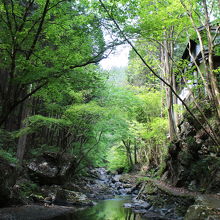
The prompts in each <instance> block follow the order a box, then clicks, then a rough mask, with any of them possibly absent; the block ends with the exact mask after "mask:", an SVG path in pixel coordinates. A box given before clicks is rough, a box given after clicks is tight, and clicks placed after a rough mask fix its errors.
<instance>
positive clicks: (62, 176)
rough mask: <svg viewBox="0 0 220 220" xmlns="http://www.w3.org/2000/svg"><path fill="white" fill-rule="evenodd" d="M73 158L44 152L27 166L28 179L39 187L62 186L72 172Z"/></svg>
mask: <svg viewBox="0 0 220 220" xmlns="http://www.w3.org/2000/svg"><path fill="white" fill-rule="evenodd" d="M74 164H75V158H74V157H72V156H70V155H67V154H63V155H58V154H57V153H51V152H50V153H49V152H45V153H44V154H42V155H40V156H39V157H37V158H35V159H33V160H32V161H31V162H30V163H29V164H28V165H27V167H28V169H29V173H30V177H31V179H32V180H33V181H35V182H38V183H39V184H40V185H52V184H62V183H64V182H66V180H67V179H68V177H69V176H70V175H71V173H72V172H73V171H74Z"/></svg>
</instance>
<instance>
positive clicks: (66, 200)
mask: <svg viewBox="0 0 220 220" xmlns="http://www.w3.org/2000/svg"><path fill="white" fill-rule="evenodd" d="M54 203H55V204H57V205H77V206H93V205H94V203H93V202H92V201H91V200H89V199H88V197H87V196H86V195H85V194H83V193H80V192H74V191H70V190H64V189H61V190H58V191H57V192H56V196H55V200H54Z"/></svg>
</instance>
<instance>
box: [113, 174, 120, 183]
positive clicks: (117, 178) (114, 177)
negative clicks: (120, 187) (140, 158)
mask: <svg viewBox="0 0 220 220" xmlns="http://www.w3.org/2000/svg"><path fill="white" fill-rule="evenodd" d="M120 178H121V175H115V176H113V177H112V182H113V183H115V182H119V180H120Z"/></svg>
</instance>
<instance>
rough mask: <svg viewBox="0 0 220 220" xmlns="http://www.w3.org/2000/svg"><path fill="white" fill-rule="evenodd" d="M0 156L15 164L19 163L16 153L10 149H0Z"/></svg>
mask: <svg viewBox="0 0 220 220" xmlns="http://www.w3.org/2000/svg"><path fill="white" fill-rule="evenodd" d="M0 157H2V158H4V159H5V160H7V161H8V162H9V163H15V164H16V163H18V160H17V158H16V157H15V155H14V154H13V153H12V152H9V151H5V150H3V149H0Z"/></svg>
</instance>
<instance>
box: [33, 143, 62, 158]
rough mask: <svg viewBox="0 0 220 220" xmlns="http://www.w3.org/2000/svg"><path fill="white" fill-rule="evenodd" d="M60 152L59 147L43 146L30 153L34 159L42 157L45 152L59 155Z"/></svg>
mask: <svg viewBox="0 0 220 220" xmlns="http://www.w3.org/2000/svg"><path fill="white" fill-rule="evenodd" d="M58 151H59V147H57V146H48V145H47V144H43V145H41V146H40V147H38V148H33V149H32V150H31V152H30V153H31V155H32V156H33V157H37V156H39V155H42V154H43V153H44V152H54V153H58Z"/></svg>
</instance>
